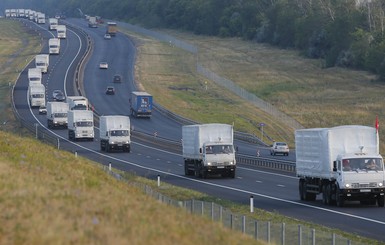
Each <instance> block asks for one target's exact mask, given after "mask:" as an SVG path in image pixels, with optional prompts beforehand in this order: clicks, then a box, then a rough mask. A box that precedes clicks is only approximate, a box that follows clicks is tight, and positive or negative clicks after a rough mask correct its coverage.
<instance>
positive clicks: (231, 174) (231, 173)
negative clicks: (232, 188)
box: [229, 171, 235, 179]
mask: <svg viewBox="0 0 385 245" xmlns="http://www.w3.org/2000/svg"><path fill="white" fill-rule="evenodd" d="M229 176H230V178H232V179H234V178H235V171H231V172H230V174H229Z"/></svg>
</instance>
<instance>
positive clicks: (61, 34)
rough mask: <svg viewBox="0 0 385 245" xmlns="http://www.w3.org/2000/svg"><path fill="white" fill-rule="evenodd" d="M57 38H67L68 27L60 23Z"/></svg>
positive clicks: (57, 28)
mask: <svg viewBox="0 0 385 245" xmlns="http://www.w3.org/2000/svg"><path fill="white" fill-rule="evenodd" d="M56 33H57V38H60V39H65V38H67V27H66V26H65V25H58V26H57V27H56Z"/></svg>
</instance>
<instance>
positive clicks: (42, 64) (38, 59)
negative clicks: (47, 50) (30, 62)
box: [35, 54, 49, 73]
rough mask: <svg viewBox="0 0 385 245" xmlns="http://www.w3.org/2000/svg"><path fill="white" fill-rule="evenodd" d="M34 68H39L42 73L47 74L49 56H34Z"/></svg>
mask: <svg viewBox="0 0 385 245" xmlns="http://www.w3.org/2000/svg"><path fill="white" fill-rule="evenodd" d="M35 66H36V68H39V69H40V70H41V72H42V73H47V72H48V66H49V55H48V54H38V55H36V56H35Z"/></svg>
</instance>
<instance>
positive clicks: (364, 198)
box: [295, 125, 385, 207]
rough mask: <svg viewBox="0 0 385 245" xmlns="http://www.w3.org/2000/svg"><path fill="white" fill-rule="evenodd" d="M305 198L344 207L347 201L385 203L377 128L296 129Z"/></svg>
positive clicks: (300, 173) (355, 126) (299, 171)
mask: <svg viewBox="0 0 385 245" xmlns="http://www.w3.org/2000/svg"><path fill="white" fill-rule="evenodd" d="M295 145H296V174H297V176H298V177H299V196H300V199H301V200H306V201H314V200H315V199H316V196H317V194H321V193H322V201H323V203H324V204H327V205H332V204H337V206H339V207H342V206H344V205H345V201H360V202H361V204H376V203H377V205H378V206H379V207H383V206H384V193H385V187H384V183H385V182H384V181H385V175H384V162H383V159H382V156H381V155H380V154H379V140H378V132H377V131H376V128H373V127H367V126H359V125H346V126H338V127H333V128H314V129H301V130H296V132H295Z"/></svg>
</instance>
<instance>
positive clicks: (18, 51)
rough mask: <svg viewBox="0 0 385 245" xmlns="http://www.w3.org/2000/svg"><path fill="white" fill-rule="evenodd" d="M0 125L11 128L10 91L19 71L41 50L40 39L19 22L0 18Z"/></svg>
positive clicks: (5, 128)
mask: <svg viewBox="0 0 385 245" xmlns="http://www.w3.org/2000/svg"><path fill="white" fill-rule="evenodd" d="M0 37H1V38H0V101H1V103H0V111H1V113H0V127H1V128H2V129H3V130H12V128H13V127H14V125H15V119H14V117H13V113H12V110H11V104H10V101H11V100H10V91H11V87H12V85H13V84H14V82H15V81H16V80H17V77H18V75H19V72H20V71H21V70H22V69H23V68H24V67H25V66H26V65H27V64H28V63H29V62H30V61H31V60H32V59H33V58H34V57H35V55H36V54H38V53H39V52H40V50H41V46H40V43H41V40H40V37H39V36H38V35H36V33H35V32H34V31H33V30H30V29H23V28H21V23H19V22H15V21H10V20H6V19H0Z"/></svg>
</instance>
